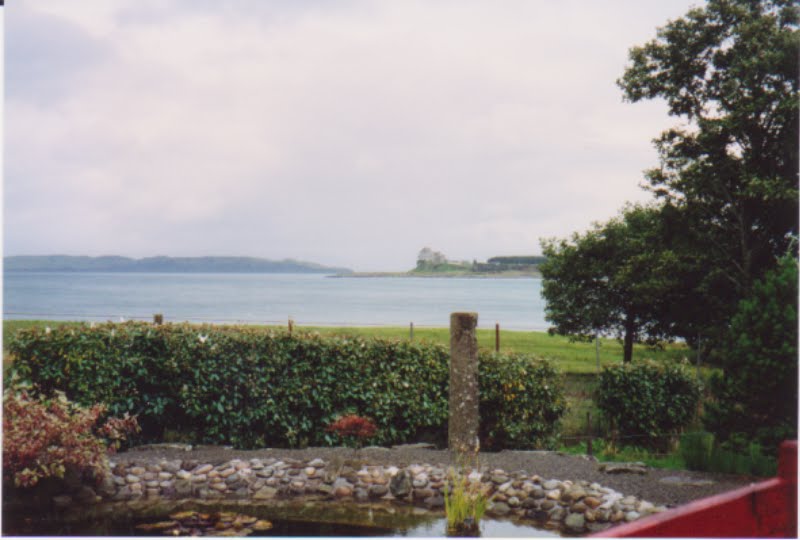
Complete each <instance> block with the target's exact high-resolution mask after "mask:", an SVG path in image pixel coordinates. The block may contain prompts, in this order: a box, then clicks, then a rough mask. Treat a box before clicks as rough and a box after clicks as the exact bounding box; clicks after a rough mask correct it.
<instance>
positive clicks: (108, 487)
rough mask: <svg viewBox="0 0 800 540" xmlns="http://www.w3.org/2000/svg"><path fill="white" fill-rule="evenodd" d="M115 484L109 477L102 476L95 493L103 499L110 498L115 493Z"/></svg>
mask: <svg viewBox="0 0 800 540" xmlns="http://www.w3.org/2000/svg"><path fill="white" fill-rule="evenodd" d="M116 490H117V488H116V484H115V483H114V478H113V477H112V476H111V475H107V476H104V477H103V479H102V480H101V481H100V485H99V486H98V487H97V492H98V493H99V494H100V495H102V496H103V497H111V496H112V495H113V494H114V493H115V492H116Z"/></svg>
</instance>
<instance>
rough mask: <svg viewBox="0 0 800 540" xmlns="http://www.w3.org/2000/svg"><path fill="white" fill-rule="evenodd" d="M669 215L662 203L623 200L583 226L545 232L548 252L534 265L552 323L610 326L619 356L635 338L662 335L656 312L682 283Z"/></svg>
mask: <svg viewBox="0 0 800 540" xmlns="http://www.w3.org/2000/svg"><path fill="white" fill-rule="evenodd" d="M668 223H669V221H668V220H666V219H664V216H663V210H662V209H661V208H657V207H643V206H633V205H629V206H628V207H626V208H625V209H624V210H623V211H622V212H621V213H620V215H619V216H618V217H616V218H614V219H611V220H609V221H608V222H606V223H599V224H595V225H594V227H593V228H592V229H591V230H589V231H587V232H586V233H584V234H578V233H575V234H573V235H572V238H571V239H569V240H563V239H562V240H555V239H550V240H544V241H543V242H542V250H543V253H544V255H545V256H546V257H547V260H546V261H545V262H544V263H543V264H541V265H540V266H539V270H540V271H541V273H542V278H543V279H542V296H544V298H545V299H546V301H547V305H546V308H545V317H546V318H547V320H548V321H550V322H551V323H553V324H554V327H553V330H554V331H555V332H557V333H559V334H565V335H570V336H573V337H576V338H578V339H580V338H591V337H592V336H594V335H595V334H609V333H611V334H615V335H616V336H618V337H619V338H620V339H622V341H623V351H624V358H623V359H624V361H626V362H629V361H630V360H631V358H632V355H633V344H634V343H635V342H642V341H648V342H652V341H655V340H658V339H661V338H664V337H667V336H669V335H670V334H671V329H670V327H669V325H665V324H662V322H661V321H662V320H664V319H665V317H662V314H663V313H664V311H665V310H667V309H669V306H670V305H671V296H672V295H674V294H675V293H676V291H678V290H679V289H680V287H681V284H680V282H679V281H678V280H677V279H676V277H675V276H676V274H675V272H674V271H673V270H674V269H675V268H676V267H678V266H679V264H680V256H679V255H677V254H676V253H674V252H673V251H671V250H670V249H669V237H670V233H669V230H668V228H667V225H668Z"/></svg>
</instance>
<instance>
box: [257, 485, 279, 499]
mask: <svg viewBox="0 0 800 540" xmlns="http://www.w3.org/2000/svg"><path fill="white" fill-rule="evenodd" d="M277 494H278V490H277V489H275V488H272V487H269V486H264V487H262V488H261V489H259V490H258V491H256V492H255V493H253V499H255V500H258V501H266V500H270V499H274V498H275V496H276V495H277Z"/></svg>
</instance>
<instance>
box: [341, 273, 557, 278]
mask: <svg viewBox="0 0 800 540" xmlns="http://www.w3.org/2000/svg"><path fill="white" fill-rule="evenodd" d="M326 277H329V278H450V279H453V278H466V279H534V278H541V277H542V275H541V274H539V273H532V272H498V273H488V272H463V273H462V272H352V273H348V274H332V275H328V276H326Z"/></svg>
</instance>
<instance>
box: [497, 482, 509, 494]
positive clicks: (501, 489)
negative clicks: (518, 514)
mask: <svg viewBox="0 0 800 540" xmlns="http://www.w3.org/2000/svg"><path fill="white" fill-rule="evenodd" d="M512 484H513V482H505V483H504V484H500V485H499V486H497V491H499V492H500V493H506V494H508V496H509V497H510V496H511V494H510V493H508V492H509V491H510V490H511V489H512V488H511V486H512Z"/></svg>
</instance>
